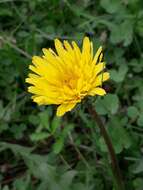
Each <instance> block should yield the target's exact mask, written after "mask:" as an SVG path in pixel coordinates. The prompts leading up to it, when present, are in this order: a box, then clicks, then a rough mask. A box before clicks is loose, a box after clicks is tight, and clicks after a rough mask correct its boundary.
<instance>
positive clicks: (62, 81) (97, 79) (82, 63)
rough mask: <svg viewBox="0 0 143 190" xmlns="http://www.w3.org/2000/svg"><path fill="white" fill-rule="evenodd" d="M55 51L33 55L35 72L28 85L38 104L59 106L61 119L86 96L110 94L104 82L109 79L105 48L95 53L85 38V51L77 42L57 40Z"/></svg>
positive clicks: (27, 80) (30, 76) (58, 112)
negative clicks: (104, 87) (104, 86)
mask: <svg viewBox="0 0 143 190" xmlns="http://www.w3.org/2000/svg"><path fill="white" fill-rule="evenodd" d="M55 49H56V52H55V51H53V50H52V49H50V48H49V49H45V48H44V49H43V53H44V55H43V56H41V57H39V56H33V58H32V63H33V64H32V65H30V66H29V69H30V70H31V71H32V72H31V73H30V74H29V76H28V78H27V79H26V82H27V83H29V84H30V85H31V86H29V87H28V91H29V92H30V93H32V94H33V96H32V99H33V101H34V102H36V103H37V104H38V105H49V104H56V105H58V108H57V116H62V115H64V114H65V113H66V112H67V111H70V110H72V109H73V108H74V107H75V105H76V104H77V103H79V102H81V100H82V99H83V98H85V97H86V96H95V95H99V96H103V95H105V94H106V92H105V90H104V89H103V88H102V82H104V81H106V80H108V79H109V73H108V72H105V71H104V69H105V62H103V52H102V47H99V49H98V50H97V52H96V54H95V55H94V53H93V43H92V42H91V41H90V40H89V38H88V37H85V38H84V39H83V45H82V50H80V48H79V47H78V45H77V44H76V42H74V41H73V42H72V43H71V44H70V43H69V42H68V41H66V40H64V41H63V43H62V42H61V41H60V40H58V39H55Z"/></svg>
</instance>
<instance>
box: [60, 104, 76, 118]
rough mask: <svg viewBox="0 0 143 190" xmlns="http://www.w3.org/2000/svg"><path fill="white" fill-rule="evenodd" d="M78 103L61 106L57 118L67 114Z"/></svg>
mask: <svg viewBox="0 0 143 190" xmlns="http://www.w3.org/2000/svg"><path fill="white" fill-rule="evenodd" d="M75 105H76V103H69V104H61V105H60V106H58V108H57V116H59V117H61V116H63V115H64V114H65V113H66V112H68V111H71V110H72V109H73V108H74V107H75Z"/></svg>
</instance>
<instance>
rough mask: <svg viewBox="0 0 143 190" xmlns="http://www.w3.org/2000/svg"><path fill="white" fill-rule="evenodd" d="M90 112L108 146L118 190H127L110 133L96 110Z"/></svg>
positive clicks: (91, 109)
mask: <svg viewBox="0 0 143 190" xmlns="http://www.w3.org/2000/svg"><path fill="white" fill-rule="evenodd" d="M89 112H90V114H91V116H92V118H93V119H94V120H95V121H96V123H97V125H98V127H99V129H100V132H101V134H102V136H103V138H104V141H105V143H106V146H107V148H108V151H109V154H110V158H111V167H112V172H113V175H114V177H115V180H116V185H117V189H118V190H125V187H124V182H123V179H122V175H121V171H120V168H119V165H118V161H117V158H116V154H115V151H114V148H113V145H112V142H111V140H110V137H109V135H108V133H107V131H106V129H105V127H104V124H103V121H102V119H101V118H100V116H99V115H98V114H97V112H96V110H95V109H93V108H90V109H89Z"/></svg>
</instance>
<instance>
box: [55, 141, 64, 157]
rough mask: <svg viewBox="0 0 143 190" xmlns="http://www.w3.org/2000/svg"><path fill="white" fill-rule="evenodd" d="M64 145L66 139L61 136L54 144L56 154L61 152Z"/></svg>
mask: <svg viewBox="0 0 143 190" xmlns="http://www.w3.org/2000/svg"><path fill="white" fill-rule="evenodd" d="M63 146H64V139H63V138H59V139H58V140H56V142H55V144H54V145H53V151H54V153H55V154H59V153H60V152H61V150H62V148H63Z"/></svg>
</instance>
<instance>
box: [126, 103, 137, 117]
mask: <svg viewBox="0 0 143 190" xmlns="http://www.w3.org/2000/svg"><path fill="white" fill-rule="evenodd" d="M127 114H128V117H129V118H131V119H135V118H136V117H137V116H138V114H139V111H138V109H137V108H136V107H135V106H129V107H128V110H127Z"/></svg>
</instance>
